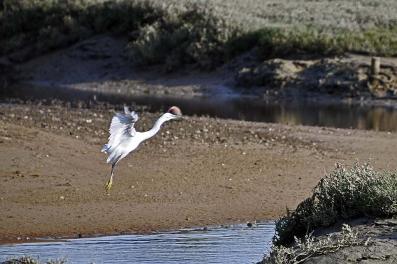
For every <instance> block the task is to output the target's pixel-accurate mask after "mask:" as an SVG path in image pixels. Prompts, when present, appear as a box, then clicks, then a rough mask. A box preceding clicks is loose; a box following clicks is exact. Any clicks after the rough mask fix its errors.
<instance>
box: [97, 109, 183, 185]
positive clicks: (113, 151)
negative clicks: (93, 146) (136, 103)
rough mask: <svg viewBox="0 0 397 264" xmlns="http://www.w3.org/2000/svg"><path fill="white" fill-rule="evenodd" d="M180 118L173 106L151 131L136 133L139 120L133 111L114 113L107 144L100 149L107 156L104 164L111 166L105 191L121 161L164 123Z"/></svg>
mask: <svg viewBox="0 0 397 264" xmlns="http://www.w3.org/2000/svg"><path fill="white" fill-rule="evenodd" d="M181 116H182V112H181V110H180V109H179V108H178V107H176V106H173V107H171V108H170V109H169V110H168V112H167V113H165V114H163V115H162V116H161V117H160V118H159V119H158V120H157V121H156V122H155V123H154V126H153V128H152V129H150V130H149V131H146V132H138V131H136V130H135V128H134V125H135V123H136V122H137V121H138V119H139V118H138V114H137V113H135V112H134V111H132V112H130V110H129V109H128V107H126V106H124V113H116V115H115V116H113V118H112V122H111V123H110V128H109V134H110V135H109V142H108V143H107V144H105V145H104V146H103V148H102V152H105V153H106V154H108V158H107V160H106V162H107V163H110V164H112V170H111V173H110V179H109V181H108V182H107V184H106V190H107V191H109V190H110V188H111V187H112V182H113V170H114V167H115V165H116V164H117V163H118V162H119V161H120V160H121V159H123V158H124V157H125V156H127V155H128V154H129V153H130V152H131V151H133V150H135V149H136V148H137V147H138V146H139V144H140V143H141V142H142V141H144V140H146V139H149V138H151V137H153V136H154V135H155V134H156V133H157V132H158V131H159V130H160V127H161V125H162V124H163V123H164V122H166V121H169V120H172V119H176V118H180V117H181Z"/></svg>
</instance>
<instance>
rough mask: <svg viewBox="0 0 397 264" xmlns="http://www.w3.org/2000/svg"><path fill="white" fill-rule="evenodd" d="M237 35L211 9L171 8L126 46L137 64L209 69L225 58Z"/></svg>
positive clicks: (170, 68)
mask: <svg viewBox="0 0 397 264" xmlns="http://www.w3.org/2000/svg"><path fill="white" fill-rule="evenodd" d="M236 36H237V29H236V28H233V27H232V26H230V25H228V24H227V22H226V21H225V20H224V19H222V18H219V17H216V16H214V15H213V14H212V11H211V10H210V9H207V8H202V7H200V6H198V5H197V6H195V5H193V6H192V7H189V8H188V9H187V10H183V11H180V10H179V9H177V8H170V9H169V10H168V12H166V13H165V15H164V16H163V17H162V18H161V19H160V20H158V21H156V22H155V23H153V24H148V25H146V26H145V27H143V28H141V29H140V30H139V32H138V37H137V38H136V39H135V40H134V41H133V42H132V43H131V44H130V45H129V48H130V55H131V57H132V60H133V61H134V62H135V63H137V64H140V65H151V64H165V66H166V68H167V70H174V69H175V68H178V67H180V66H181V65H185V64H196V65H198V66H199V67H200V68H204V69H212V68H214V67H215V66H217V65H220V64H222V63H224V62H225V61H226V60H227V59H228V54H229V53H228V49H226V45H227V43H228V42H229V41H230V40H231V39H233V38H235V37H236Z"/></svg>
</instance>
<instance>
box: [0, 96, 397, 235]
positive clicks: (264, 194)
mask: <svg viewBox="0 0 397 264" xmlns="http://www.w3.org/2000/svg"><path fill="white" fill-rule="evenodd" d="M182 111H183V109H182ZM113 113H114V109H113V108H112V107H111V106H110V107H103V106H102V107H100V106H98V107H94V108H91V109H81V108H72V107H70V106H67V105H65V104H62V103H58V102H53V103H52V104H49V105H44V104H42V103H30V104H29V103H2V104H0V150H1V151H0V182H1V184H0V211H1V212H2V213H1V214H0V240H1V241H3V242H4V241H7V240H8V241H10V240H15V239H20V240H24V239H26V238H27V237H45V236H52V237H53V236H72V237H73V236H77V235H78V234H82V235H89V234H109V233H120V232H148V231H154V230H164V229H173V228H180V227H185V226H205V225H211V224H224V223H231V222H245V221H254V220H265V219H276V218H277V217H279V216H281V215H283V214H284V213H285V209H286V207H288V208H294V207H295V206H296V205H297V204H298V203H299V202H300V201H301V200H302V199H303V198H305V197H306V196H307V195H309V193H310V191H311V188H312V187H313V186H314V185H315V184H316V183H317V181H318V180H319V179H320V178H321V177H322V176H323V175H324V173H326V172H329V171H330V170H332V169H333V167H334V164H335V163H336V162H342V163H345V164H351V163H352V162H355V161H362V162H363V161H364V162H365V161H370V162H371V164H372V165H373V166H374V167H376V168H382V169H395V164H396V162H397V155H396V154H397V134H395V133H387V132H372V131H361V130H345V129H333V128H320V127H303V126H285V125H276V124H266V123H253V122H242V121H230V120H219V119H212V118H196V117H188V118H187V119H185V120H183V121H180V122H170V123H167V124H165V126H164V127H163V129H162V130H161V133H159V134H158V135H156V136H155V138H153V139H151V140H149V141H148V142H146V143H144V144H143V145H141V146H140V147H139V149H138V150H137V151H136V152H134V153H133V154H132V155H130V156H128V157H127V158H125V159H124V160H122V161H121V162H120V163H119V165H118V167H117V168H116V175H115V176H116V177H115V182H114V186H113V189H112V190H111V192H110V195H106V194H105V191H104V184H105V182H106V181H107V179H108V176H109V174H108V173H109V170H110V167H109V165H107V164H106V163H105V159H106V158H105V155H104V154H103V153H101V152H100V148H101V145H102V144H103V143H105V142H106V139H107V127H108V125H109V121H110V118H111V116H112V115H113ZM158 116H159V114H149V113H141V119H140V121H139V123H138V124H137V125H138V127H139V128H140V129H147V128H149V127H150V126H151V124H152V123H153V121H154V119H155V118H157V117H158Z"/></svg>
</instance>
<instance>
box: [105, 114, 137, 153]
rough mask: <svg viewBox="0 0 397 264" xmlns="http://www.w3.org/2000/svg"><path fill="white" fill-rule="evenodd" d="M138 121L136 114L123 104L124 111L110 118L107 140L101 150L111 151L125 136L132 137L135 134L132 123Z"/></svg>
mask: <svg viewBox="0 0 397 264" xmlns="http://www.w3.org/2000/svg"><path fill="white" fill-rule="evenodd" d="M137 121H138V114H137V113H135V112H134V111H132V112H130V110H129V109H128V107H127V106H124V113H117V114H116V115H115V116H113V118H112V122H111V123H110V128H109V133H110V135H109V142H108V144H106V145H105V146H104V147H103V148H102V151H103V152H107V153H109V152H112V149H114V148H116V147H117V146H118V145H119V144H120V143H121V142H122V141H123V139H125V138H129V137H133V136H135V134H136V131H135V128H134V125H135V123H136V122H137Z"/></svg>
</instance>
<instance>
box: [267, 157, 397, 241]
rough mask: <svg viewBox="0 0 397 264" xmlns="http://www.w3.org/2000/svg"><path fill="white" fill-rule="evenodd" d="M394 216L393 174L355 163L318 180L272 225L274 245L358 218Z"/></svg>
mask: <svg viewBox="0 0 397 264" xmlns="http://www.w3.org/2000/svg"><path fill="white" fill-rule="evenodd" d="M395 214H397V175H396V174H395V173H391V172H378V171H375V170H374V169H373V168H371V167H370V166H369V165H367V164H365V165H359V164H355V165H354V166H353V167H352V168H350V169H347V168H346V167H344V166H341V165H337V167H336V169H335V170H334V171H333V172H331V173H330V174H329V175H327V176H326V177H324V178H323V179H321V181H320V182H319V183H318V184H317V186H316V187H315V188H314V191H313V195H312V196H311V197H310V198H307V199H306V200H304V201H303V202H302V203H300V204H299V205H298V206H297V208H296V210H295V211H294V212H288V213H287V216H285V217H282V218H281V219H280V220H278V221H277V223H276V236H275V239H274V243H275V245H284V246H286V245H289V244H291V243H292V242H294V237H298V238H302V237H304V236H305V235H307V234H308V233H310V232H311V231H313V230H314V229H315V228H318V227H325V226H330V225H332V224H334V223H336V222H337V221H340V220H347V219H352V218H355V217H360V216H369V217H387V216H392V215H395Z"/></svg>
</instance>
